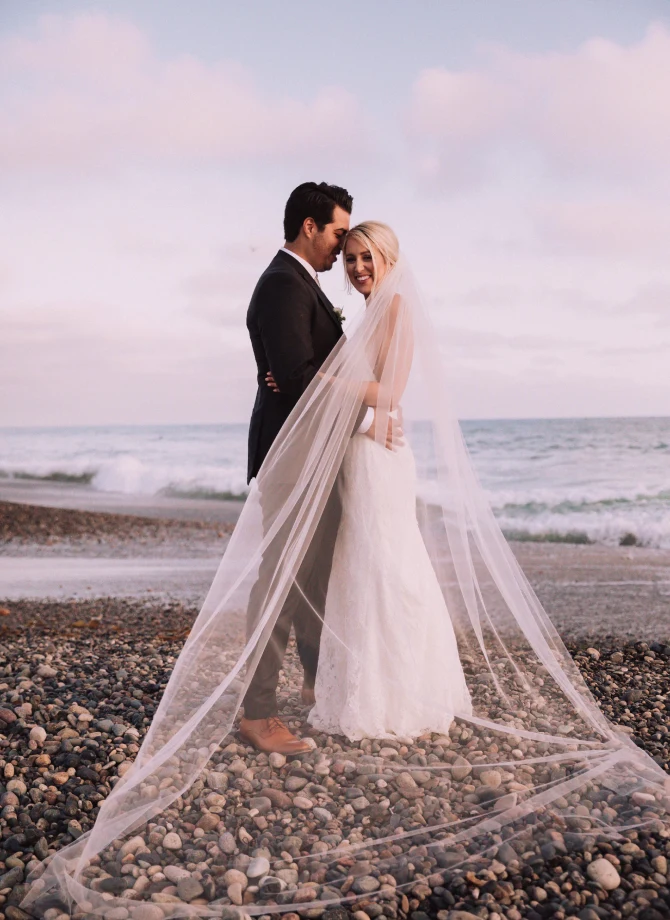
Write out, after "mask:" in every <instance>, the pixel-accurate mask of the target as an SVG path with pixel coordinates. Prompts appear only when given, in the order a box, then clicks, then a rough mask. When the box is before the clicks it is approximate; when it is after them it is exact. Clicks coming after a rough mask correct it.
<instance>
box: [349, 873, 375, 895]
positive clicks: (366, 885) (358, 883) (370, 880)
mask: <svg viewBox="0 0 670 920" xmlns="http://www.w3.org/2000/svg"><path fill="white" fill-rule="evenodd" d="M379 885H380V882H379V879H377V878H375V877H374V875H361V876H360V877H359V878H357V879H354V883H353V885H352V886H351V887H352V888H353V890H354V891H355V892H356V894H370V893H371V892H372V891H376V890H377V889H378V888H379Z"/></svg>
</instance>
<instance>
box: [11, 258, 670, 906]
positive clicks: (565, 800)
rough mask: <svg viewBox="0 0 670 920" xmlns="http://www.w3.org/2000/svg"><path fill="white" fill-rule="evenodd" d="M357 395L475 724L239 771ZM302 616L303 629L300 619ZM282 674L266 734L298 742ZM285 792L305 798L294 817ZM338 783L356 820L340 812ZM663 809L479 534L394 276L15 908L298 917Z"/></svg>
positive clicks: (432, 363) (610, 830) (310, 402)
mask: <svg viewBox="0 0 670 920" xmlns="http://www.w3.org/2000/svg"><path fill="white" fill-rule="evenodd" d="M370 382H373V383H374V382H376V383H377V384H378V396H377V419H378V424H377V429H376V432H377V439H378V441H379V445H378V447H379V450H383V449H385V448H384V446H383V441H384V433H385V431H386V422H387V417H388V413H390V412H392V411H395V409H396V408H397V405H398V402H399V401H400V403H401V405H402V406H403V408H404V416H405V432H406V437H407V439H408V441H409V443H410V445H411V446H412V449H413V451H414V453H415V455H416V458H417V466H418V479H419V496H418V501H417V514H418V518H419V522H420V526H421V530H422V534H423V538H424V541H425V543H426V546H427V548H428V550H429V554H430V557H431V561H432V564H433V567H434V570H435V572H436V574H437V577H438V580H439V583H440V586H441V589H442V591H443V594H444V597H445V600H446V606H447V609H448V611H449V615H450V616H451V619H452V622H453V624H454V627H455V630H456V635H457V639H458V645H459V651H460V655H461V661H462V663H463V667H464V671H465V677H466V681H467V684H468V689H469V691H470V695H471V698H472V707H473V710H472V713H471V714H470V713H456V714H455V716H456V717H455V718H454V720H453V723H452V725H451V728H450V730H449V733H448V735H446V734H430V733H427V734H426V735H424V736H422V737H421V738H420V739H415V744H414V746H413V747H412V746H408V745H407V744H406V743H405V742H404V741H403V739H398V742H397V743H394V742H393V741H391V742H389V741H385V742H384V743H383V745H380V744H378V743H376V742H375V741H374V739H369V740H363V741H361V742H358V743H349V742H347V741H346V739H344V738H342V737H337V736H327V735H324V734H319V733H318V732H313V733H312V734H313V735H314V739H315V747H314V750H313V752H312V753H310V754H307V755H302V756H301V757H300V758H297V759H295V760H293V761H289V762H287V763H283V762H282V761H283V758H271V757H268V756H266V755H263V754H258V755H257V754H254V756H253V758H252V757H251V754H252V751H251V748H249V747H247V746H246V745H244V744H243V743H241V742H240V739H239V736H237V734H236V732H235V725H234V722H235V719H236V716H237V714H238V710H239V708H240V705H241V702H242V699H243V697H244V693H245V690H246V688H247V687H248V686H249V682H250V680H251V677H252V675H253V673H254V670H255V668H256V665H257V663H258V661H259V659H260V657H261V655H262V652H263V650H264V648H265V646H266V644H267V642H268V639H269V637H270V635H271V633H272V630H273V626H274V624H275V622H276V620H277V616H278V614H279V612H280V610H281V608H282V605H283V603H284V602H285V600H286V598H287V595H288V593H289V591H291V590H295V584H296V582H297V583H298V585H297V586H298V589H299V590H301V591H303V592H304V593H305V594H306V595H308V597H309V593H310V584H311V579H310V576H309V573H308V572H307V573H305V567H304V566H303V567H301V563H302V561H303V559H304V558H305V555H306V553H307V550H308V548H309V546H310V543H311V541H312V538H313V536H314V533H315V529H316V527H317V524H319V522H320V520H321V516H322V513H323V511H324V509H325V508H326V506H327V502H328V498H329V496H330V494H331V491H332V489H333V487H334V485H335V483H336V479H337V476H338V472H339V469H340V465H341V462H342V458H343V456H344V453H345V451H346V450H347V447H348V445H349V443H350V439H351V437H352V433H353V431H354V428H355V425H356V420H357V417H358V416H359V413H360V409H361V405H362V402H363V398H364V394H365V393H366V392H369V388H368V384H369V383H370ZM412 407H416V411H415V418H412V411H413V410H412ZM357 436H358V435H357ZM333 526H337V525H336V524H334V525H333ZM261 562H263V564H262V565H261ZM318 564H319V560H318V554H316V561H315V563H314V565H318ZM252 588H253V589H254V590H253V592H252ZM309 600H310V602H311V603H312V605H313V606H314V607H315V608H316V611H317V614H318V615H319V616H322V617H323V616H324V613H325V610H324V605H323V601H322V599H319V598H315V597H309ZM380 641H382V637H380ZM352 651H353V652H354V653H355V649H354V650H352ZM287 675H288V676H287ZM289 676H290V675H289V671H288V670H287V671H286V672H285V674H284V676H283V678H282V681H281V683H280V687H279V699H280V708H281V712H280V715H283V716H285V717H286V718H288V719H289V720H294V721H295V722H297V721H298V720H299V719H300V715H301V713H300V704H299V699H298V689H299V688H298V687H297V686H294V685H292V684H291V682H290V680H289ZM393 679H397V680H398V681H401V677H400V676H398V675H396V676H395V678H394V676H393V675H389V680H393ZM413 685H414V686H416V685H417V682H416V681H415V682H414V683H413ZM419 686H420V682H419ZM416 692H418V693H420V692H421V690H420V689H419V690H418V691H416ZM426 702H427V703H430V701H429V700H428V701H426ZM295 776H299V777H300V778H302V779H305V780H306V783H303V784H302V785H303V793H302V794H303V799H301V800H300V801H299V803H298V804H296V803H295V802H294V798H295V795H296V794H297V793H296V792H295V788H296V786H299V785H301V784H300V783H297V784H292V783H291V782H290V781H289V780H290V778H291V777H294V778H295ZM347 784H349V785H350V786H351V787H352V788H354V787H355V788H357V789H358V793H360V795H359V799H358V800H357V801H359V803H360V796H363V798H366V799H367V800H368V803H369V805H368V806H367V807H364V808H359V809H354V808H352V806H351V804H349V802H350V801H351V796H348V795H347V794H346V787H347ZM358 793H357V794H358ZM305 794H307V795H308V796H309V798H310V799H311V800H312V801H311V805H317V806H321V812H322V813H321V814H320V815H315V813H314V811H313V809H311V808H310V807H309V806H310V803H307V804H305V802H304V796H305ZM261 799H262V800H263V803H264V804H263V807H262V808H261V805H260V804H259V802H260V801H261ZM669 808H670V787H669V786H668V780H667V777H666V774H665V773H664V771H663V770H662V769H661V768H660V767H659V766H658V765H657V764H656V763H655V762H654V761H653V760H652V759H651V758H650V757H649V756H647V755H646V754H645V753H644V752H643V751H641V750H640V749H639V748H638V747H637V746H636V745H635V744H634V743H633V742H632V740H631V739H630V738H629V737H628V735H627V734H625V733H624V732H622V731H619V730H617V729H616V728H615V727H614V726H613V725H611V724H610V723H608V721H607V720H606V719H605V717H604V716H603V714H602V712H601V711H600V709H599V708H598V706H597V704H596V703H595V701H594V699H593V697H592V696H591V694H590V692H589V691H588V689H587V687H586V685H585V683H584V681H583V679H582V677H581V675H580V672H579V670H578V668H577V666H576V665H575V664H574V662H573V660H572V659H571V657H570V655H569V653H568V652H567V650H566V648H565V647H564V645H563V643H562V642H561V639H560V638H559V636H558V634H557V633H556V631H555V629H554V628H553V626H552V625H551V622H550V621H549V619H548V617H547V615H546V613H545V612H544V610H543V609H542V607H541V605H540V603H539V601H538V599H537V597H536V596H535V594H534V592H533V590H532V588H531V587H530V585H529V583H528V581H527V580H526V578H525V577H524V575H523V573H522V571H521V570H520V568H519V565H518V563H517V562H516V559H515V557H514V555H513V554H512V552H511V549H510V547H509V546H508V544H507V543H506V541H505V539H504V537H503V535H502V533H501V531H500V529H499V527H498V525H497V523H496V521H495V519H494V517H493V514H492V512H491V509H490V507H489V504H488V501H487V499H486V496H485V494H484V491H483V489H482V488H481V486H480V484H479V482H478V480H477V477H476V475H475V472H474V470H473V467H472V464H471V462H470V459H469V456H468V453H467V449H466V447H465V444H464V441H463V438H462V435H461V431H460V427H459V425H458V422H457V421H456V419H455V418H454V417H453V415H452V413H451V411H450V405H449V393H448V388H447V384H446V378H445V374H444V371H443V367H442V358H441V354H440V349H439V345H438V342H437V339H436V336H435V333H434V330H433V329H432V326H431V323H430V320H429V317H428V314H427V312H426V310H425V307H424V303H423V301H422V298H421V295H420V293H419V291H418V289H417V287H416V285H415V282H414V279H413V276H412V273H411V270H410V268H409V266H408V265H407V263H406V261H405V260H404V259H403V258H401V259H400V261H399V262H398V263H397V264H396V265H395V267H394V268H393V269H392V270H391V271H389V272H388V274H387V275H386V277H385V278H384V279H383V281H382V283H381V285H380V286H379V289H378V290H377V291H376V292H375V293H374V294H373V295H372V296H371V297H370V299H369V301H368V303H367V306H366V309H365V310H364V311H363V312H362V315H361V316H360V317H359V318H358V321H357V323H356V324H355V327H354V328H353V330H352V331H350V333H349V335H348V337H347V338H346V340H345V339H342V340H341V341H340V343H339V344H338V346H337V347H336V348H335V349H334V351H333V352H332V354H331V355H330V357H329V359H328V360H327V362H326V364H325V365H324V367H323V368H322V372H321V373H320V374H319V375H318V376H317V377H316V378H315V379H314V381H313V382H312V383H311V385H310V386H309V388H308V389H307V391H306V392H305V393H304V395H303V396H302V398H301V399H300V401H299V403H298V405H297V406H296V408H295V410H294V411H293V413H292V415H291V417H290V418H289V420H288V422H287V423H286V425H285V426H284V428H283V429H282V431H281V433H280V435H279V437H278V438H277V440H276V442H275V444H274V445H273V447H272V449H271V451H270V453H269V455H268V457H267V459H266V461H265V463H264V464H263V467H262V469H261V471H260V473H259V475H258V477H257V480H256V481H255V482H254V483H253V484H252V488H251V492H250V494H249V497H248V499H247V501H246V503H245V506H244V509H243V511H242V514H241V516H240V519H239V522H238V524H237V526H236V528H235V531H234V533H233V535H232V537H231V539H230V543H229V545H228V547H227V549H226V552H225V555H224V557H223V559H222V561H221V564H220V567H219V570H218V572H217V574H216V577H215V579H214V582H213V584H212V586H211V589H210V591H209V593H208V595H207V598H206V600H205V602H204V604H203V607H202V610H201V611H200V614H199V616H198V618H197V620H196V622H195V624H194V626H193V629H192V631H191V633H190V635H189V637H188V640H187V641H186V644H185V645H184V648H183V650H182V652H181V655H180V657H179V659H178V661H177V663H176V665H175V668H174V671H173V673H172V676H171V679H170V681H169V684H168V686H167V688H166V690H165V693H164V695H163V698H162V700H161V703H160V706H159V708H158V710H157V712H156V715H155V717H154V720H153V723H152V725H151V726H150V729H149V731H148V733H147V735H146V737H145V739H144V742H143V744H142V746H141V749H140V751H139V753H138V755H137V758H136V760H135V763H134V764H133V766H132V768H131V769H130V770H129V771H128V772H127V773H126V774H125V775H124V776H123V777H122V778H121V779H119V780H118V782H117V783H116V785H115V786H114V788H113V790H112V792H111V794H110V796H109V797H108V798H107V799H106V801H105V802H104V803H103V805H102V807H101V809H100V814H99V817H98V819H97V822H96V824H95V826H94V827H93V829H92V830H91V831H90V832H88V833H86V834H84V835H83V836H82V837H80V838H79V839H78V840H76V841H75V842H73V843H72V844H70V845H69V846H67V847H66V848H65V849H63V850H62V851H60V852H59V853H57V854H56V855H55V856H53V857H52V858H51V859H50V860H49V861H48V862H47V863H45V864H43V865H42V866H41V867H40V869H39V870H36V872H35V873H34V874H33V877H32V880H31V881H32V885H31V888H30V892H29V894H28V897H27V898H26V900H25V901H24V904H23V906H24V907H27V908H28V909H29V910H31V911H34V912H36V913H40V912H43V911H44V910H45V909H47V908H48V907H52V906H54V905H56V906H59V905H63V904H64V905H65V906H66V907H70V908H72V909H74V911H75V916H84V915H99V916H109V917H110V918H122V917H131V918H133V920H162V918H164V917H182V916H203V917H204V916H221V915H222V913H223V914H224V915H225V910H226V908H227V907H228V906H229V905H230V906H233V905H235V904H240V903H243V909H244V910H245V911H246V912H247V913H249V914H252V915H261V914H272V913H278V912H284V911H291V910H296V909H300V910H309V909H310V908H323V907H324V906H326V905H328V904H332V903H336V902H341V903H347V902H351V901H354V900H356V899H357V898H359V897H360V887H359V888H357V887H356V885H353V887H352V876H353V877H358V876H360V874H361V872H362V871H363V869H361V867H362V866H364V871H365V872H366V873H367V875H368V876H371V877H372V878H373V880H374V881H373V882H372V883H370V886H369V889H368V890H369V891H370V892H374V896H376V897H381V898H385V897H386V898H390V897H395V896H396V895H397V894H399V893H400V892H401V891H402V890H403V886H411V885H415V884H416V882H417V880H418V879H425V878H431V879H432V880H433V881H435V877H436V876H438V877H439V876H440V875H441V876H444V873H445V872H446V873H448V872H452V873H453V872H454V871H455V868H457V867H459V866H460V867H463V866H466V867H473V868H474V869H475V870H476V869H477V868H478V866H481V865H482V864H483V863H482V862H481V861H482V860H485V859H490V858H491V857H493V856H495V855H496V853H497V852H499V851H500V848H501V847H503V846H507V847H511V848H512V849H513V851H514V852H515V853H516V854H517V856H518V859H519V860H522V859H525V858H530V857H531V856H532V855H533V854H537V853H539V852H540V848H541V847H542V846H543V845H544V844H545V843H547V842H552V841H554V842H556V840H558V838H559V837H561V835H562V834H564V833H566V830H567V831H569V832H570V833H572V834H573V835H581V836H582V837H585V838H589V837H590V838H591V839H595V838H597V837H600V836H602V835H605V836H616V835H618V834H621V832H622V831H624V830H625V829H627V828H639V827H642V826H645V825H648V826H652V827H654V826H658V825H659V823H663V824H665V823H666V822H668V814H667V813H668V809H669ZM259 810H260V811H259ZM323 812H325V817H324V815H323ZM296 816H298V817H297V820H298V822H299V830H297V831H296V823H295V822H296ZM328 816H330V820H329V819H328ZM561 839H562V837H561ZM508 852H509V850H508ZM250 858H251V859H252V860H254V859H255V860H257V861H258V860H259V859H260V860H261V861H262V860H264V859H267V861H268V863H269V868H268V867H267V866H265V863H262V862H261V863H260V865H262V866H264V869H263V873H264V875H263V877H256V876H254V874H253V873H252V872H249V876H248V877H247V875H246V874H245V872H246V870H247V869H248V868H249V859H250ZM257 864H258V862H257ZM357 867H358V868H357ZM359 869H360V871H359ZM231 873H232V874H231ZM235 873H237V874H235ZM240 873H242V877H243V878H239V876H240ZM184 879H190V880H191V881H190V882H189V883H188V884H186V885H185V884H184V881H183V880H184ZM236 884H237V885H238V886H239V887H238V888H235V887H234V886H235V885H236ZM357 891H358V892H359V893H356V892H357ZM371 896H372V895H371ZM602 896H603V897H606V894H605V893H604V892H603V893H602Z"/></svg>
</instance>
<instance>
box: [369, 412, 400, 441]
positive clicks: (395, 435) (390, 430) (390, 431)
mask: <svg viewBox="0 0 670 920" xmlns="http://www.w3.org/2000/svg"><path fill="white" fill-rule="evenodd" d="M397 411H398V418H393V416H392V415H389V417H388V424H387V426H386V443H385V447H386V449H387V450H396V449H397V448H398V447H402V446H403V445H404V443H405V438H404V434H405V433H404V431H403V428H402V407H401V406H398V408H397ZM376 428H377V410H376V409H375V417H374V419H373V422H372V424H371V425H370V427H369V428H368V430H367V431H366V432H365V436H366V437H368V438H371V439H372V440H373V441H374V440H375V432H376Z"/></svg>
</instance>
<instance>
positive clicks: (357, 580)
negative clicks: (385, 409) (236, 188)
mask: <svg viewBox="0 0 670 920" xmlns="http://www.w3.org/2000/svg"><path fill="white" fill-rule="evenodd" d="M398 257H399V252H398V240H397V238H396V236H395V234H394V232H393V231H392V230H391V228H390V227H388V226H386V225H385V224H382V223H378V222H377V221H367V222H365V223H361V224H359V225H358V226H356V227H354V228H353V229H352V230H350V231H349V233H348V234H347V238H346V243H345V246H344V251H343V258H344V266H345V271H346V273H347V278H348V280H349V282H350V284H351V285H352V286H353V287H354V288H355V289H356V290H357V291H358V292H359V293H360V294H362V295H363V297H364V298H365V299H366V301H367V300H368V299H369V298H370V296H371V295H372V294H373V293H374V292H375V290H376V289H378V287H379V285H380V284H381V282H382V281H383V279H384V277H385V276H386V275H387V274H389V273H391V274H392V272H393V268H394V266H395V265H396V263H397V262H398ZM389 280H390V281H391V280H392V279H389ZM399 301H400V298H399V297H398V296H395V297H392V298H391V299H390V305H391V309H392V313H393V315H392V317H391V322H390V324H389V326H388V329H387V340H388V341H387V342H385V343H384V345H383V346H382V349H381V352H380V354H379V355H377V356H376V357H377V360H376V365H377V368H376V371H377V373H376V374H375V373H374V370H375V369H372V370H373V376H374V377H377V376H378V375H379V376H381V375H382V374H383V369H384V364H385V363H388V362H389V354H388V352H389V348H390V345H391V343H392V342H393V339H394V337H395V336H397V335H398V333H397V332H396V326H397V324H398V322H399V317H400V313H401V311H402V305H401V304H400V302H399ZM406 325H407V327H408V328H407V329H406V330H404V331H405V334H406V339H405V341H403V342H397V344H396V349H397V351H398V353H400V351H401V350H402V352H403V355H402V359H401V360H398V359H397V360H396V366H395V367H394V370H393V376H394V378H395V379H394V381H393V385H392V386H391V387H390V388H391V389H392V390H393V401H392V405H393V406H394V407H395V409H392V411H396V410H397V409H399V408H400V405H399V400H400V398H401V396H402V390H403V389H404V384H405V383H406V379H407V376H408V375H409V373H410V369H411V355H412V330H411V328H409V324H406ZM386 377H387V381H386V386H387V387H388V386H389V380H388V378H389V377H390V373H389V370H388V369H387V372H386ZM378 398H379V397H378ZM382 399H383V396H382ZM336 488H337V489H338V491H339V497H340V503H341V508H342V517H341V521H340V526H339V530H338V533H337V540H336V543H335V550H334V554H333V567H332V571H331V576H330V581H329V582H328V592H327V595H326V606H325V616H324V628H323V631H322V633H321V647H320V651H319V666H318V670H317V675H316V684H315V687H314V692H315V697H316V704H315V706H314V708H313V709H312V711H311V713H310V715H309V722H310V723H311V724H312V725H313V726H314V727H315V728H318V729H321V730H322V731H325V732H328V733H331V734H343V735H346V736H347V737H348V738H349V739H351V740H357V739H361V738H364V737H368V738H392V737H394V736H402V737H404V738H415V737H417V736H419V735H421V734H424V733H425V732H429V731H433V732H442V733H447V732H448V731H449V727H450V725H451V722H452V719H453V716H454V714H456V713H458V714H459V715H465V714H470V713H471V711H472V709H471V704H470V694H469V692H468V688H467V685H466V682H465V676H464V674H463V668H462V667H461V663H460V660H459V656H458V648H457V645H456V637H455V635H454V629H453V626H452V623H451V619H450V617H449V613H448V611H447V607H446V604H445V601H444V597H443V594H442V591H441V589H440V585H439V583H438V580H437V577H436V575H435V571H434V569H433V566H432V564H431V561H430V558H429V556H428V551H427V549H426V546H425V544H424V541H423V537H422V536H421V531H420V530H419V523H418V521H417V517H416V467H415V460H414V455H413V453H412V450H411V448H410V446H409V444H407V443H406V442H404V443H402V444H401V445H400V446H398V447H397V449H395V450H393V451H389V450H386V449H385V448H383V447H382V446H381V445H380V444H378V443H377V442H376V441H374V440H371V439H370V438H369V437H367V436H366V435H364V434H355V435H354V436H353V438H352V439H351V441H350V443H349V445H348V447H347V449H346V451H345V454H344V459H343V461H342V466H341V468H340V471H339V474H338V478H337V483H336Z"/></svg>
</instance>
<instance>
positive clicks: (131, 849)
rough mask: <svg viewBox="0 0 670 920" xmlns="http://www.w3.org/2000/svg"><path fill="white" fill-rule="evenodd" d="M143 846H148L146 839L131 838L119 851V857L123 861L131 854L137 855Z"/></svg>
mask: <svg viewBox="0 0 670 920" xmlns="http://www.w3.org/2000/svg"><path fill="white" fill-rule="evenodd" d="M143 846H146V844H145V843H144V837H131V838H130V840H126V842H125V843H124V844H123V846H122V847H121V849H120V850H119V856H120V857H121V858H122V859H123V857H124V856H128V854H129V853H136V852H137V851H138V850H139V849H140V848H141V847H143Z"/></svg>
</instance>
